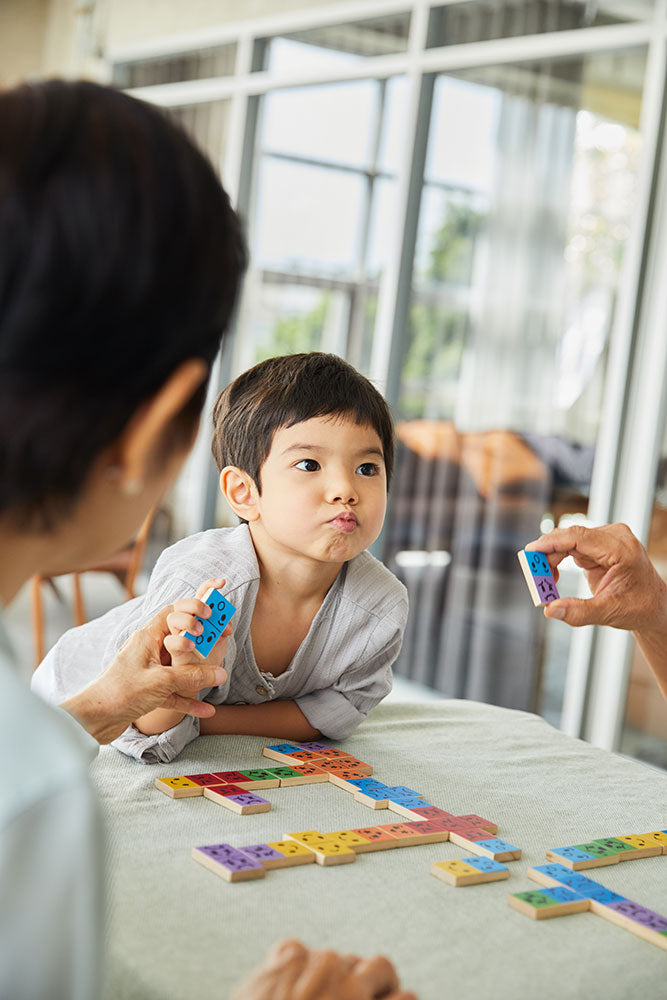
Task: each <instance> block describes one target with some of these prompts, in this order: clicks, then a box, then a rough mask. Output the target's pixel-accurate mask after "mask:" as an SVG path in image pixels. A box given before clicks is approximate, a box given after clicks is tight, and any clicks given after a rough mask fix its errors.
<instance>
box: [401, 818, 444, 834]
mask: <svg viewBox="0 0 667 1000" xmlns="http://www.w3.org/2000/svg"><path fill="white" fill-rule="evenodd" d="M410 826H411V827H412V828H413V829H414V830H415V831H416V832H417V833H441V832H442V831H443V830H447V831H448V832H449V829H450V827H449V824H448V823H445V822H444V820H441V819H422V820H415V821H414V822H413V823H410Z"/></svg>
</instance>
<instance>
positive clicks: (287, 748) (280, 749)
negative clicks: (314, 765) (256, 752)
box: [266, 743, 303, 754]
mask: <svg viewBox="0 0 667 1000" xmlns="http://www.w3.org/2000/svg"><path fill="white" fill-rule="evenodd" d="M266 749H267V750H275V752H276V753H285V754H290V753H301V751H302V750H303V747H300V746H297V744H296V743H274V744H273V746H271V747H266Z"/></svg>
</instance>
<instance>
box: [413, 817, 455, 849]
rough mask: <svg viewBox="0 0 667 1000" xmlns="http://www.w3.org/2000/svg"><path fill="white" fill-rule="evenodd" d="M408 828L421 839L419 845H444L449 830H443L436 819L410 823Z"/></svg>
mask: <svg viewBox="0 0 667 1000" xmlns="http://www.w3.org/2000/svg"><path fill="white" fill-rule="evenodd" d="M410 828H411V829H412V830H413V832H414V833H415V834H419V835H420V837H421V838H422V839H421V840H420V841H419V842H420V844H444V843H446V841H448V840H449V830H446V829H444V827H443V825H442V822H441V821H440V820H437V819H436V820H433V819H427V820H418V821H416V822H415V821H412V822H411V823H410Z"/></svg>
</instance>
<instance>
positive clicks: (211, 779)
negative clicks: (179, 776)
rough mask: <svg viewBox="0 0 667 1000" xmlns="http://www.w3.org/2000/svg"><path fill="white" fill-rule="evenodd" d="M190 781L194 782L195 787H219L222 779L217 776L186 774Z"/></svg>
mask: <svg viewBox="0 0 667 1000" xmlns="http://www.w3.org/2000/svg"><path fill="white" fill-rule="evenodd" d="M185 777H186V778H187V779H188V781H194V783H195V785H219V784H221V781H220V778H219V777H218V776H217V775H215V774H186V775H185Z"/></svg>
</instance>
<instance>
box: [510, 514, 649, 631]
mask: <svg viewBox="0 0 667 1000" xmlns="http://www.w3.org/2000/svg"><path fill="white" fill-rule="evenodd" d="M526 548H527V549H528V550H529V551H530V550H537V551H539V552H544V554H545V555H546V556H547V558H548V560H549V564H550V566H551V567H552V569H553V570H554V576H555V577H556V579H558V570H557V566H558V564H559V563H560V562H562V560H563V559H565V558H566V557H567V556H572V558H573V559H574V561H575V563H576V564H577V566H580V567H581V568H582V569H583V570H584V572H585V574H586V579H587V580H588V585H589V587H590V589H591V593H592V594H593V596H592V597H591V598H588V599H585V600H581V599H578V598H574V597H563V598H561V599H560V600H558V601H552V603H551V604H548V605H547V606H546V607H545V609H544V613H545V615H546V617H547V618H558V619H560V620H562V621H565V622H567V624H568V625H575V626H578V625H611V626H613V627H614V628H621V629H628V630H630V631H633V632H642V631H644V630H648V631H653V630H656V629H662V628H665V627H667V586H666V585H665V583H664V581H663V580H662V579H661V578H660V576H659V575H658V573H657V572H656V570H655V568H654V567H653V565H652V563H651V561H650V559H649V557H648V554H647V552H646V549H645V548H644V547H643V545H641V543H640V542H639V541H638V540H637V539H636V538H635V536H634V535H633V534H632V532H631V531H630V529H629V528H628V527H627V525H625V524H609V525H605V526H604V527H602V528H584V527H581V526H579V525H577V526H573V527H571V528H564V529H556V530H554V531H551V532H549V533H548V534H546V535H542V537H541V538H538V539H537V541H535V542H531V543H530V545H527V546H526Z"/></svg>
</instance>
